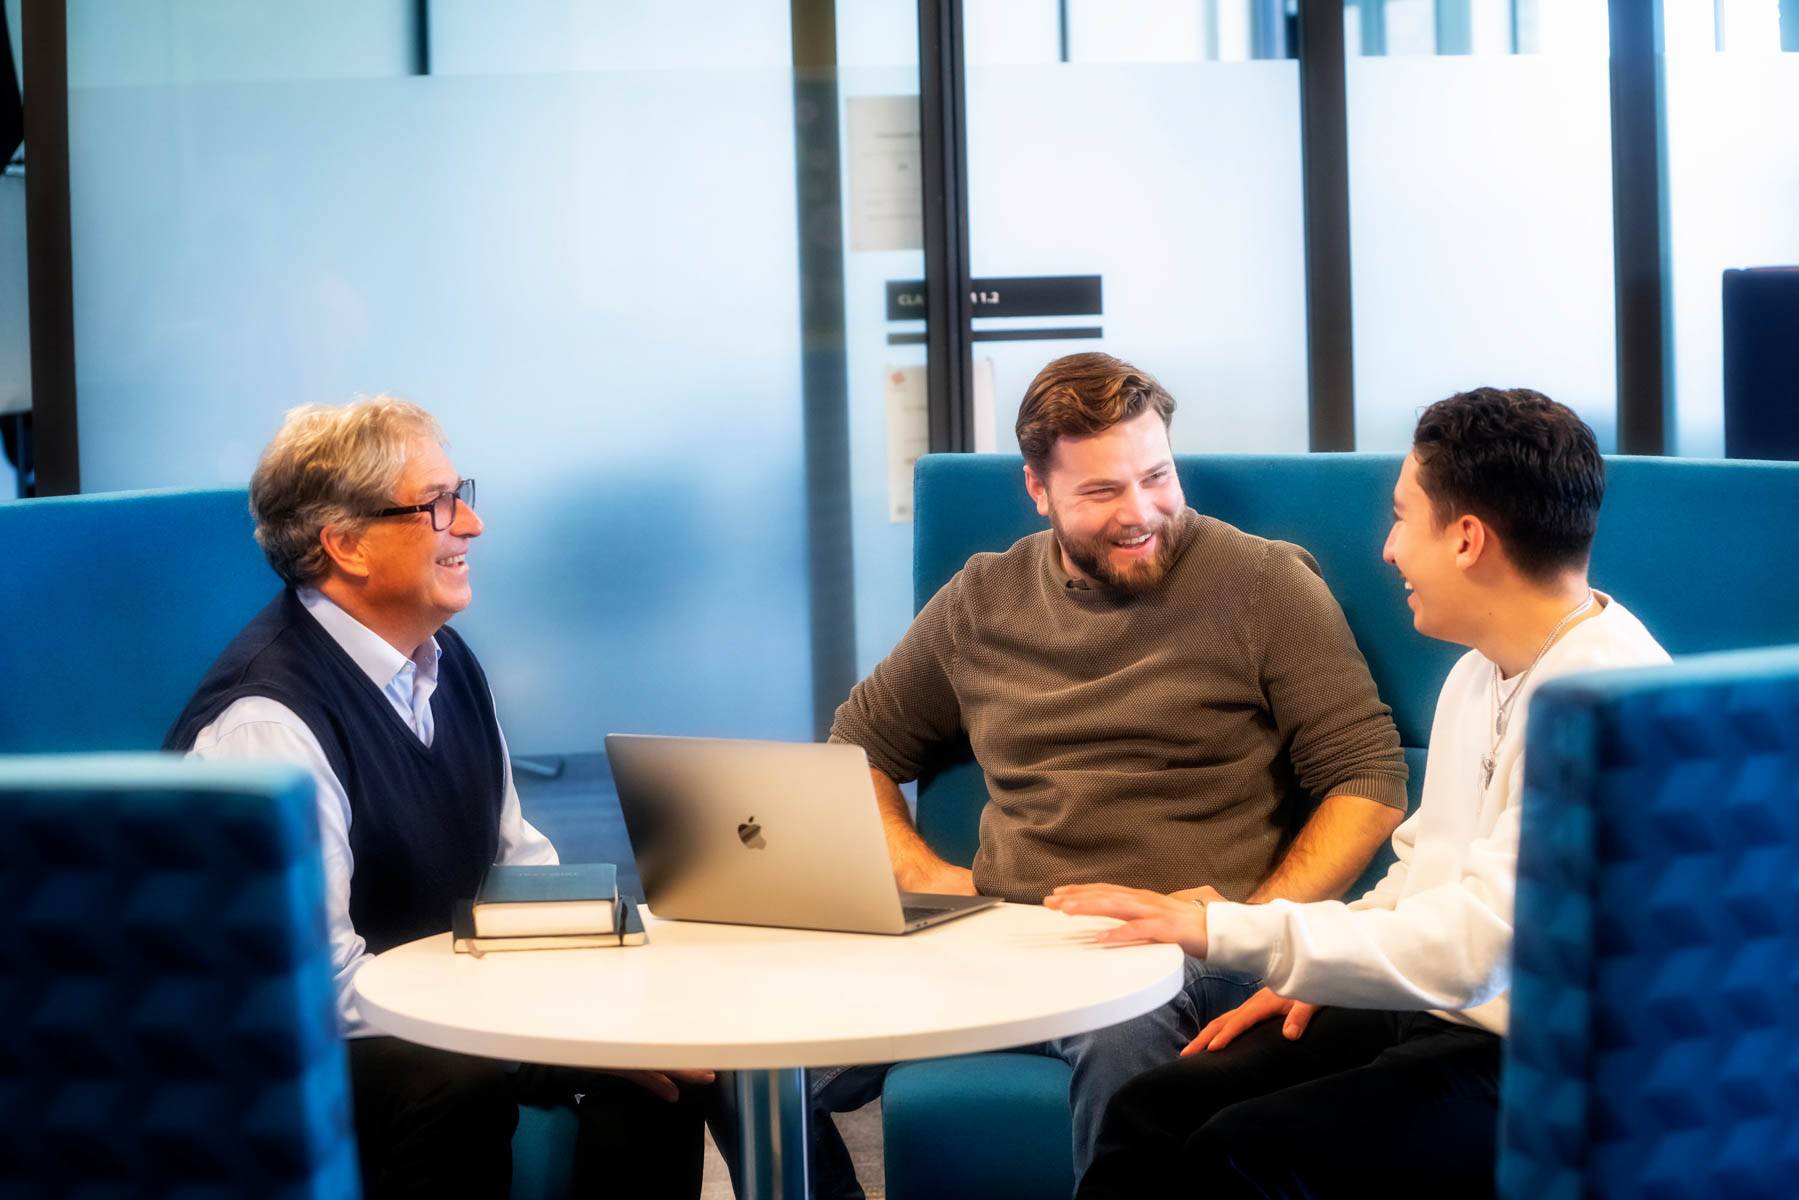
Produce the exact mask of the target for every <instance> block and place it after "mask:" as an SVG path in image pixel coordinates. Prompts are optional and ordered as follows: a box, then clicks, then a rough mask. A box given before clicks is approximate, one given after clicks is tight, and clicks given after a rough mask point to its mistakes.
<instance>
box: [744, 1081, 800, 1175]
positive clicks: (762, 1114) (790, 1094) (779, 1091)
mask: <svg viewBox="0 0 1799 1200" xmlns="http://www.w3.org/2000/svg"><path fill="white" fill-rule="evenodd" d="M811 1108H812V1106H811V1102H810V1100H809V1099H808V1097H807V1095H806V1072H805V1071H804V1070H803V1069H801V1068H797V1067H794V1068H787V1069H783V1070H775V1071H739V1072H737V1134H738V1137H739V1139H740V1145H741V1147H742V1150H741V1153H742V1155H743V1162H742V1164H741V1168H742V1171H741V1173H742V1180H741V1182H742V1184H743V1189H744V1192H743V1195H742V1196H741V1197H740V1198H739V1200H808V1198H809V1197H810V1196H811V1195H812V1189H811V1188H810V1187H809V1186H808V1184H807V1179H806V1165H807V1157H808V1153H809V1151H810V1148H811V1137H810V1129H809V1114H810V1113H811Z"/></svg>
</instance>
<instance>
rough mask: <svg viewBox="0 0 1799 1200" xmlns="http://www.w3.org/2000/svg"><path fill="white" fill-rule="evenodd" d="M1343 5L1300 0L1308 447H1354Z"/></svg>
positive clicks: (1327, 0) (1331, 0)
mask: <svg viewBox="0 0 1799 1200" xmlns="http://www.w3.org/2000/svg"><path fill="white" fill-rule="evenodd" d="M1344 72H1345V66H1344V61H1343V4H1342V0H1300V5H1299V138H1300V163H1301V169H1302V172H1303V176H1304V190H1305V239H1306V247H1305V255H1306V358H1307V365H1308V376H1309V380H1310V428H1311V448H1312V449H1313V450H1354V449H1355V323H1354V320H1353V317H1352V314H1351V310H1350V296H1351V279H1350V269H1349V114H1348V95H1347V92H1346V86H1347V85H1346V83H1345V80H1344Z"/></svg>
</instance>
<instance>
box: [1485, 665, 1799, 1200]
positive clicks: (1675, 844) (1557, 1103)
mask: <svg viewBox="0 0 1799 1200" xmlns="http://www.w3.org/2000/svg"><path fill="white" fill-rule="evenodd" d="M1528 736H1529V757H1528V758H1527V759H1526V762H1525V797H1526V799H1525V809H1524V831H1523V844H1522V850H1521V853H1520V857H1519V864H1518V897H1517V921H1516V927H1517V931H1518V932H1517V948H1516V963H1515V974H1514V979H1513V988H1512V1014H1513V1016H1512V1033H1511V1037H1510V1038H1509V1039H1508V1044H1507V1058H1506V1065H1505V1074H1504V1083H1503V1089H1502V1094H1501V1122H1500V1164H1499V1181H1500V1188H1501V1192H1502V1194H1504V1195H1507V1196H1513V1197H1520V1198H1528V1200H1560V1198H1563V1197H1566V1198H1568V1200H1575V1198H1577V1197H1612V1196H1615V1197H1620V1198H1624V1197H1632V1198H1634V1197H1648V1198H1651V1200H1654V1198H1660V1197H1708V1198H1709V1197H1714V1196H1732V1197H1785V1196H1790V1195H1792V1194H1793V1189H1794V1179H1795V1177H1796V1176H1799V1136H1796V1135H1795V1131H1796V1130H1799V1004H1795V1003H1794V997H1793V992H1794V985H1795V983H1796V982H1799V647H1791V648H1785V649H1779V650H1764V651H1744V652H1739V653H1736V654H1720V655H1707V656H1702V657H1698V658H1693V659H1688V660H1686V661H1684V662H1680V663H1677V664H1675V665H1674V666H1672V667H1663V668H1653V669H1644V670H1633V671H1616V672H1610V673H1607V674H1603V675H1590V676H1584V677H1582V676H1576V677H1570V678H1568V679H1564V680H1557V681H1555V682H1553V683H1551V684H1548V685H1546V686H1545V687H1544V688H1543V690H1542V691H1541V692H1540V693H1539V694H1538V695H1537V697H1536V699H1535V700H1534V701H1533V703H1532V707H1531V719H1530V731H1529V735H1528Z"/></svg>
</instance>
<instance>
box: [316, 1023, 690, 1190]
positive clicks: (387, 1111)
mask: <svg viewBox="0 0 1799 1200" xmlns="http://www.w3.org/2000/svg"><path fill="white" fill-rule="evenodd" d="M348 1047H349V1055H350V1090H351V1099H352V1101H353V1103H354V1104H355V1114H356V1139H357V1145H358V1151H359V1153H360V1155H361V1160H362V1180H363V1193H364V1195H365V1196H367V1197H368V1198H369V1200H383V1198H384V1197H392V1196H433V1197H442V1196H471V1197H483V1196H496V1197H504V1196H505V1195H506V1194H507V1193H508V1191H509V1190H510V1188H511V1186H512V1134H513V1131H514V1130H515V1129H516V1128H517V1127H518V1106H519V1103H520V1102H521V1101H524V1102H527V1103H532V1104H544V1105H550V1104H559V1103H574V1097H575V1096H576V1095H580V1097H581V1100H580V1103H579V1104H578V1105H576V1110H575V1111H576V1113H577V1114H578V1115H579V1117H580V1122H579V1133H578V1134H577V1137H576V1146H575V1168H574V1187H575V1189H576V1192H577V1194H579V1195H587V1196H598V1195H616V1196H633V1197H637V1196H642V1197H649V1198H652V1200H664V1198H666V1200H690V1198H692V1197H696V1196H698V1195H699V1194H700V1176H701V1173H702V1170H703V1164H704V1158H703V1155H704V1132H703V1131H704V1128H705V1118H706V1114H707V1109H708V1106H709V1105H710V1104H711V1103H712V1101H713V1092H714V1089H712V1088H688V1087H683V1088H682V1089H681V1099H680V1100H679V1101H678V1102H675V1103H670V1102H668V1101H666V1100H661V1099H658V1098H657V1097H655V1096H654V1095H652V1094H650V1093H649V1092H648V1091H645V1090H644V1089H643V1088H641V1087H638V1086H637V1085H636V1084H634V1083H631V1082H629V1081H628V1080H624V1079H618V1078H615V1077H613V1076H609V1075H600V1074H597V1073H593V1072H587V1071H572V1070H565V1069H562V1068H557V1067H535V1066H529V1065H527V1066H525V1067H522V1068H519V1069H517V1070H511V1069H509V1068H508V1064H505V1063H502V1062H498V1061H495V1060H493V1059H486V1058H474V1057H470V1056H468V1055H463V1054H453V1053H451V1052H449V1051H447V1050H434V1049H432V1048H430V1047H428V1046H418V1045H414V1044H413V1043H411V1042H405V1041H401V1040H399V1039H398V1038H388V1037H374V1038H353V1039H351V1040H350V1041H349V1042H348Z"/></svg>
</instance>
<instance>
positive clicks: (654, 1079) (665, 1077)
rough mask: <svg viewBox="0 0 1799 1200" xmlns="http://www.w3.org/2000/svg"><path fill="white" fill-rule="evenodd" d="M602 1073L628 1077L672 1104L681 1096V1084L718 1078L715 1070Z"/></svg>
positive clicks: (699, 1082)
mask: <svg viewBox="0 0 1799 1200" xmlns="http://www.w3.org/2000/svg"><path fill="white" fill-rule="evenodd" d="M600 1074H602V1075H616V1076H617V1077H618V1078H620V1079H628V1080H630V1081H631V1082H632V1083H634V1084H636V1085H637V1086H638V1087H640V1088H642V1089H644V1090H645V1091H646V1092H653V1093H655V1095H656V1097H657V1098H658V1099H661V1100H666V1101H668V1102H669V1103H670V1104H673V1103H674V1102H675V1101H677V1100H679V1099H680V1098H681V1084H683V1083H686V1084H693V1085H695V1086H699V1085H703V1084H708V1083H711V1082H712V1081H714V1080H715V1079H717V1078H718V1075H717V1073H715V1072H713V1071H601V1072H600Z"/></svg>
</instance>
